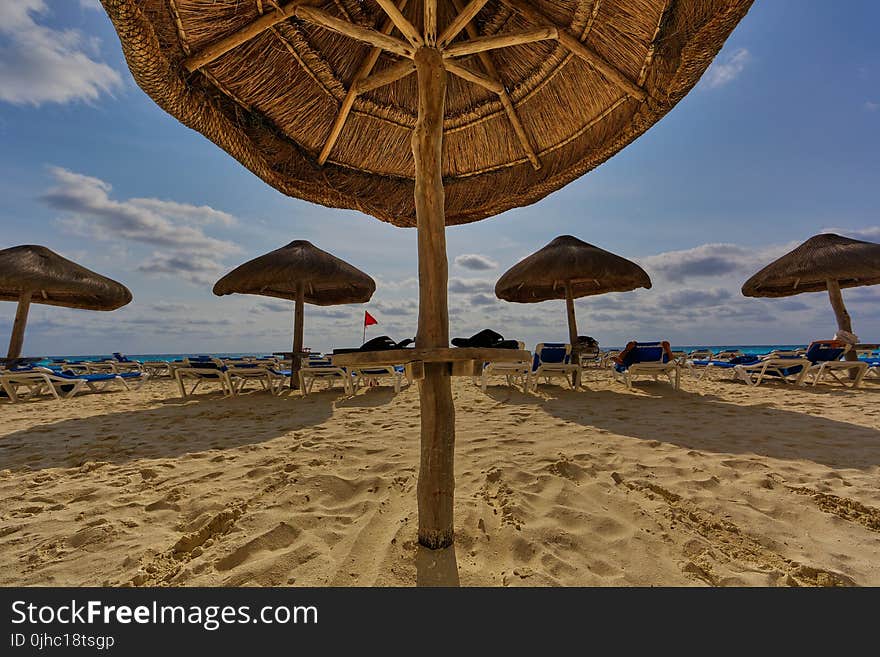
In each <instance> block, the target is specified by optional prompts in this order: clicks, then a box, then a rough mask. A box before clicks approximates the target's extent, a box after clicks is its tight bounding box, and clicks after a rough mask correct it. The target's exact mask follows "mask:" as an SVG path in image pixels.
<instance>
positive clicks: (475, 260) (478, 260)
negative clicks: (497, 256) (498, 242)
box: [454, 253, 498, 271]
mask: <svg viewBox="0 0 880 657" xmlns="http://www.w3.org/2000/svg"><path fill="white" fill-rule="evenodd" d="M454 262H455V266H456V267H461V268H463V269H470V270H473V271H486V270H488V269H496V268H497V267H498V263H497V262H495V261H494V260H492V258H490V257H489V256H485V255H482V254H480V253H464V254H462V255H460V256H456V258H455V260H454Z"/></svg>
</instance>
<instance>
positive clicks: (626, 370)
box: [613, 342, 681, 390]
mask: <svg viewBox="0 0 880 657" xmlns="http://www.w3.org/2000/svg"><path fill="white" fill-rule="evenodd" d="M634 352H635V356H634V358H635V361H634V362H631V363H629V364H628V365H620V364H615V366H614V370H613V372H614V376H615V378H617V379H618V380H619V381H621V382H622V383H623V384H624V385H625V386H626V389H627V390H631V389H632V384H633V381H634V380H635V379H636V377H638V376H650V377H653V379H654V380H655V381H657V380H658V379H659V377H660V376H666V377H667V378H668V379H669V383H670V384H672V387H673V388H674V389H675V390H680V389H681V366H680V365H679V364H678V361H676V360H674V359H673V360H669V361H667V362H663V357H664V355H665V352H664V347H663V343H662V342H637V343H636V345H635V348H634ZM630 353H633V352H632V351H631V352H630Z"/></svg>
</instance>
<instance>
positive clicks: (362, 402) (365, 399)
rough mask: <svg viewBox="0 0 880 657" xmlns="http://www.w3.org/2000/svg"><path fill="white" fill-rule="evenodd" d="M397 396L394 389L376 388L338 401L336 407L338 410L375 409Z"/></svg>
mask: <svg viewBox="0 0 880 657" xmlns="http://www.w3.org/2000/svg"><path fill="white" fill-rule="evenodd" d="M397 394H399V393H396V392H394V388H389V387H386V386H376V387H373V388H367V389H366V390H365V391H364V392H362V393H360V394H357V395H354V396H353V397H345V398H344V399H340V400H339V401H338V402H336V406H338V407H340V408H375V407H377V406H385V405H386V404H388V403H390V402H391V401H392V400H393V399H394V397H395V396H396V395H397Z"/></svg>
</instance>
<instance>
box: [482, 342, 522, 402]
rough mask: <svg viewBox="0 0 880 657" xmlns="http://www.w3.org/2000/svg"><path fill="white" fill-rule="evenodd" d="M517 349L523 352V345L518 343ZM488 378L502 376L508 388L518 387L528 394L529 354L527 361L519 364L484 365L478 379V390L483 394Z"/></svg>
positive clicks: (491, 363) (496, 362)
mask: <svg viewBox="0 0 880 657" xmlns="http://www.w3.org/2000/svg"><path fill="white" fill-rule="evenodd" d="M517 349H519V350H520V351H522V350H524V349H525V344H523V343H522V342H520V343H519V344H518V345H517ZM490 376H503V377H504V378H505V379H506V381H507V385H508V386H511V387H513V386H514V385H519V386H520V387H521V388H522V391H523V392H528V391H529V386H530V385H531V380H532V355H531V354H529V357H528V360H524V361H521V362H511V361H489V362H487V363H485V364H484V365H483V371H482V373H481V375H480V378H479V382H480V384H479V385H480V389H481V390H482V391H483V392H486V388H487V386H488V384H489V377H490Z"/></svg>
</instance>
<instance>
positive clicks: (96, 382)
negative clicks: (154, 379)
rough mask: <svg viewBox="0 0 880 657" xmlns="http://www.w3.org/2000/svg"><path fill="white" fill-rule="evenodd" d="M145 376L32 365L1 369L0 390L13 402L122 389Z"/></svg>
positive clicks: (137, 383)
mask: <svg viewBox="0 0 880 657" xmlns="http://www.w3.org/2000/svg"><path fill="white" fill-rule="evenodd" d="M146 379H147V377H146V375H144V374H143V373H141V372H122V373H110V372H105V373H91V374H81V373H76V372H73V371H70V370H60V369H57V368H56V369H51V368H46V367H31V368H22V369H13V370H4V371H3V372H0V389H2V391H3V393H4V395H5V396H6V397H8V398H9V400H10V401H12V402H19V401H22V400H25V399H33V398H36V397H41V396H50V397H52V398H54V399H69V398H70V397H73V396H75V395H76V394H78V393H79V392H81V391H84V390H89V391H90V392H105V391H107V390H109V389H110V388H111V387H113V386H119V387H121V388H124V389H125V390H130V389H131V388H132V387H139V386H140V385H143V382H144V381H145V380H146Z"/></svg>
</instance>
